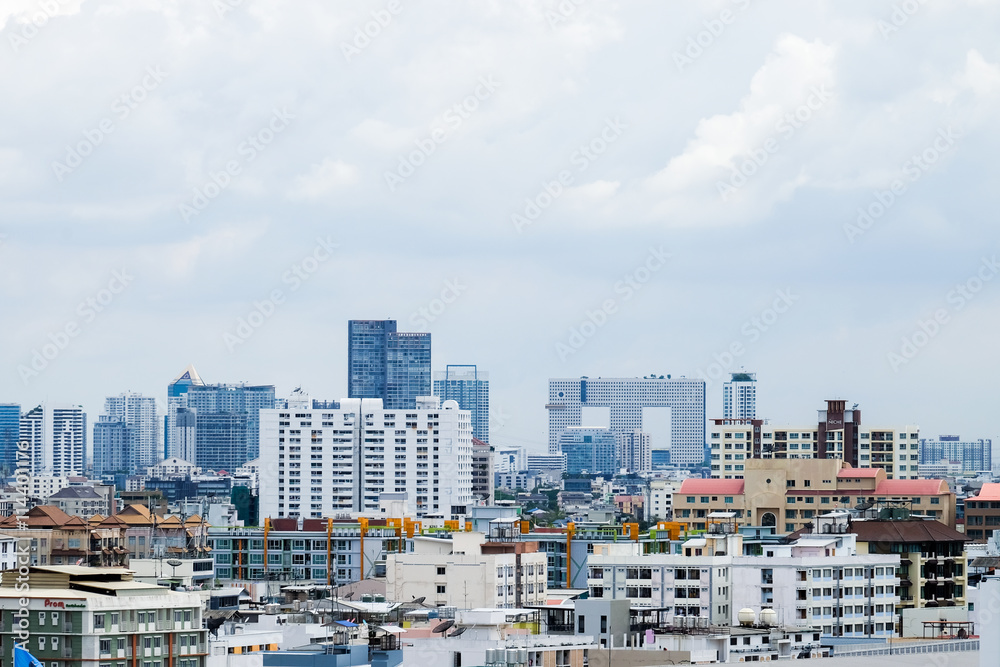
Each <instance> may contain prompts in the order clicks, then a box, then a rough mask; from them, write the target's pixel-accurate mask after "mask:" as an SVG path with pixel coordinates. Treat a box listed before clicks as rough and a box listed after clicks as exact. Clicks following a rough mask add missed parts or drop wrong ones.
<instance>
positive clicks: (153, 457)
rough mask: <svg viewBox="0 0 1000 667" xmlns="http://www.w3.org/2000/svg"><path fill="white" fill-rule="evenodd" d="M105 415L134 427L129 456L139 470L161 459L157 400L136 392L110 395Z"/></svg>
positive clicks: (105, 403)
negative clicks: (131, 449) (132, 449)
mask: <svg viewBox="0 0 1000 667" xmlns="http://www.w3.org/2000/svg"><path fill="white" fill-rule="evenodd" d="M104 413H105V414H106V415H108V416H109V417H114V418H115V419H118V420H120V421H123V422H125V423H126V424H129V425H130V426H132V427H133V435H132V439H131V446H132V447H133V448H134V449H135V451H132V452H130V453H129V458H130V459H131V460H134V461H135V462H136V464H137V467H141V466H148V465H152V464H153V463H155V462H156V461H158V460H159V459H160V456H159V454H160V449H161V448H160V446H159V443H160V428H159V427H160V422H159V419H158V418H157V414H156V399H155V398H153V397H152V396H143V395H141V394H136V393H133V392H126V393H124V394H120V395H118V396H108V397H107V399H106V400H105V402H104Z"/></svg>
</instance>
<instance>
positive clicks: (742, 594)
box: [587, 533, 899, 637]
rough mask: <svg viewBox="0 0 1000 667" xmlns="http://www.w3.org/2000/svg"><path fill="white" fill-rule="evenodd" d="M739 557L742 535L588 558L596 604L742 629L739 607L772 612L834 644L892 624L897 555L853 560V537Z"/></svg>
mask: <svg viewBox="0 0 1000 667" xmlns="http://www.w3.org/2000/svg"><path fill="white" fill-rule="evenodd" d="M764 549H766V551H767V553H766V554H764V555H759V556H745V555H743V540H742V537H741V536H740V535H738V534H719V535H712V534H708V535H705V536H703V537H700V538H695V539H691V540H688V541H687V542H685V543H684V544H683V546H682V552H683V553H682V554H645V555H639V549H638V545H634V544H621V543H618V544H605V545H595V550H594V553H593V554H592V555H590V556H588V557H587V566H588V570H589V571H588V582H587V585H588V588H589V589H590V597H591V598H592V599H600V598H603V599H623V598H625V599H629V600H630V602H631V604H632V605H633V606H645V607H651V608H665V609H668V610H672V612H673V614H672V615H674V616H697V617H702V618H707V619H708V622H709V623H711V624H712V625H739V612H740V610H741V609H753V610H754V612H755V613H756V615H757V617H758V618H759V617H760V612H761V611H762V610H764V609H773V610H774V611H775V612H776V613H777V618H778V621H779V622H780V623H782V624H785V625H797V626H807V627H815V628H818V629H820V630H821V631H822V633H823V634H824V635H828V636H837V637H841V636H843V637H886V636H889V635H891V634H892V633H893V627H894V623H895V622H896V620H897V616H896V605H897V604H898V603H899V598H898V597H896V587H897V586H898V585H899V579H898V578H897V576H896V568H897V567H898V566H899V556H898V555H888V554H886V555H858V554H857V550H856V542H855V536H854V535H853V534H850V533H845V534H834V535H830V534H822V535H804V536H802V537H801V538H800V539H799V540H797V541H796V542H793V543H790V544H784V545H770V544H769V545H767V546H766V547H764Z"/></svg>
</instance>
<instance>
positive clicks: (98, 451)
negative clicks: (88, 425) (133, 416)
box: [93, 415, 136, 475]
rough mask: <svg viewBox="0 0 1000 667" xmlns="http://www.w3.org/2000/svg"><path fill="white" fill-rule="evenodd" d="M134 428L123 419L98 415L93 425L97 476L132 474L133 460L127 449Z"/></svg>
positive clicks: (133, 470) (133, 433)
mask: <svg viewBox="0 0 1000 667" xmlns="http://www.w3.org/2000/svg"><path fill="white" fill-rule="evenodd" d="M134 435H135V428H134V427H133V426H131V425H129V424H128V422H126V421H125V420H124V419H120V418H118V417H113V416H110V415H100V416H98V418H97V421H96V422H95V423H94V438H93V443H94V472H95V473H96V474H98V475H112V474H115V473H122V474H126V475H130V474H133V473H134V472H135V471H136V469H135V467H134V466H135V459H134V458H133V457H132V456H131V451H130V449H129V447H130V445H131V443H132V441H133V439H134Z"/></svg>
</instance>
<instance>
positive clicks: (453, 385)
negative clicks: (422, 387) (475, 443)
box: [434, 364, 490, 442]
mask: <svg viewBox="0 0 1000 667" xmlns="http://www.w3.org/2000/svg"><path fill="white" fill-rule="evenodd" d="M434 395H435V396H438V397H440V399H441V401H442V403H443V402H444V401H457V402H458V407H459V408H461V409H462V410H468V411H469V412H470V413H471V414H472V435H473V437H474V438H476V439H477V440H481V441H482V442H489V441H490V377H489V373H487V372H486V371H481V370H479V369H478V367H476V366H475V365H458V364H449V365H448V366H446V367H445V370H444V371H438V372H437V373H435V374H434Z"/></svg>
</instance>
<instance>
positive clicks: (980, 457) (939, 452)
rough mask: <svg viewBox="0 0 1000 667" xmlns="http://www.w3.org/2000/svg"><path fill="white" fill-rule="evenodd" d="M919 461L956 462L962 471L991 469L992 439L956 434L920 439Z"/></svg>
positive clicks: (976, 471) (989, 470) (922, 462)
mask: <svg viewBox="0 0 1000 667" xmlns="http://www.w3.org/2000/svg"><path fill="white" fill-rule="evenodd" d="M920 463H921V464H933V463H957V464H959V465H960V466H961V468H962V472H963V473H978V472H984V471H985V472H991V471H992V470H993V441H992V440H990V439H985V440H983V439H979V440H965V441H963V440H962V439H961V438H960V437H959V436H957V435H940V436H938V437H937V439H936V440H931V439H929V438H925V439H923V440H921V441H920Z"/></svg>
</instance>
